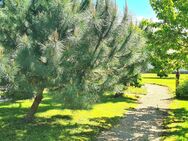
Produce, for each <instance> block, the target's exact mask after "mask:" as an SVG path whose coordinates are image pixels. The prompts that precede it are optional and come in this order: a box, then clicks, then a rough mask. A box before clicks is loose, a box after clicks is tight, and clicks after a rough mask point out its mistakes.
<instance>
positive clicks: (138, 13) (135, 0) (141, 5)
mask: <svg viewBox="0 0 188 141" xmlns="http://www.w3.org/2000/svg"><path fill="white" fill-rule="evenodd" d="M116 2H117V4H118V6H119V8H120V10H123V8H124V7H125V0H116ZM127 3H128V9H129V13H130V14H131V15H133V16H134V17H137V18H142V17H144V18H147V19H156V15H155V13H154V11H153V9H152V7H151V5H150V3H149V0H127Z"/></svg>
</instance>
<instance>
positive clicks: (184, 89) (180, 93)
mask: <svg viewBox="0 0 188 141" xmlns="http://www.w3.org/2000/svg"><path fill="white" fill-rule="evenodd" d="M176 97H177V98H179V99H188V81H185V82H184V83H183V84H181V85H179V86H178V87H177V90H176Z"/></svg>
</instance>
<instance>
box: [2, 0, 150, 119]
mask: <svg viewBox="0 0 188 141" xmlns="http://www.w3.org/2000/svg"><path fill="white" fill-rule="evenodd" d="M117 11H118V10H117V6H116V4H115V3H114V2H113V1H109V0H97V1H96V2H94V1H92V0H82V1H75V0H70V1H64V0H54V1H49V0H40V1H38V0H34V1H30V2H29V1H28V0H21V1H14V0H9V1H7V2H6V4H5V7H4V8H3V9H0V20H1V21H2V22H1V23H0V34H1V35H2V36H0V43H1V45H2V46H3V47H4V56H3V59H2V60H6V61H1V63H2V69H1V74H6V80H7V84H6V86H7V91H6V93H7V95H8V96H10V97H12V98H15V99H20V98H21V99H23V98H31V97H33V96H35V100H34V103H33V105H32V107H31V111H30V112H29V114H30V117H29V118H31V117H33V115H34V113H35V112H36V110H37V108H38V105H39V103H40V101H41V100H42V92H43V90H44V89H45V88H47V89H48V90H49V92H51V93H52V94H54V96H55V97H57V98H58V99H59V100H61V101H62V102H63V103H64V104H65V105H66V106H67V107H68V108H83V107H88V106H89V105H90V104H91V103H93V102H96V100H97V98H98V95H99V94H102V93H103V92H104V91H106V90H114V89H115V88H117V87H118V88H120V87H119V86H121V85H128V84H129V83H131V82H133V81H135V80H134V78H137V77H138V74H139V73H140V72H141V70H142V69H143V64H144V62H145V60H146V54H145V49H144V46H145V39H144V37H143V32H142V31H141V30H140V29H139V28H138V27H137V26H135V25H134V24H133V23H132V21H131V20H130V18H129V16H128V13H127V10H125V13H124V17H123V18H120V16H119V14H118V12H117ZM121 89H122V87H121V88H120V91H121Z"/></svg>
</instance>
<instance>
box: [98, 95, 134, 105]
mask: <svg viewBox="0 0 188 141" xmlns="http://www.w3.org/2000/svg"><path fill="white" fill-rule="evenodd" d="M107 102H112V103H117V102H127V103H137V99H136V98H135V99H134V98H130V97H127V96H120V97H116V98H115V97H114V96H113V95H104V96H102V97H101V98H100V103H107Z"/></svg>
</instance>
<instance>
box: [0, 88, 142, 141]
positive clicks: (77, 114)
mask: <svg viewBox="0 0 188 141" xmlns="http://www.w3.org/2000/svg"><path fill="white" fill-rule="evenodd" d="M133 93H136V94H133ZM138 93H140V96H141V94H143V93H146V91H145V90H142V89H140V88H129V89H128V91H127V92H126V94H125V96H124V97H120V98H112V96H109V95H106V96H103V97H102V100H101V102H100V103H98V104H95V105H93V107H92V109H90V110H69V109H63V107H62V104H61V103H57V102H54V101H53V99H52V98H51V97H50V95H49V94H44V97H45V98H44V100H43V102H42V103H41V105H40V108H39V110H38V112H37V114H36V117H37V118H36V120H35V121H34V122H33V123H25V122H23V117H24V115H25V113H26V112H27V111H28V108H29V107H30V106H31V103H32V100H22V101H17V102H15V103H8V102H6V103H0V127H1V128H0V140H3V141H42V140H44V141H57V140H63V141H74V140H81V141H82V140H83V141H84V140H96V136H97V135H98V134H99V133H100V132H101V131H102V130H107V129H109V128H111V127H112V126H115V125H117V123H118V121H119V119H121V118H122V117H123V116H124V114H125V113H126V111H127V110H128V109H130V108H135V107H136V105H137V99H138Z"/></svg>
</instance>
